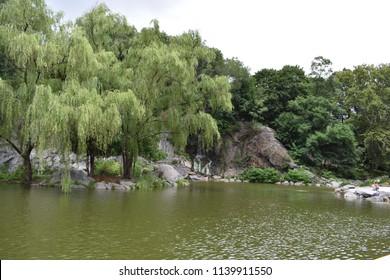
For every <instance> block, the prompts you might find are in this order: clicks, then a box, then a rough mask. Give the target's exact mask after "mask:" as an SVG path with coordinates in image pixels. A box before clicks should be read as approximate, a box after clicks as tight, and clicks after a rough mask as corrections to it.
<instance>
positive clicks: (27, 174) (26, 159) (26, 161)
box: [23, 155, 32, 184]
mask: <svg viewBox="0 0 390 280" xmlns="http://www.w3.org/2000/svg"><path fill="white" fill-rule="evenodd" d="M23 168H24V177H23V182H24V183H27V184H30V183H31V182H32V165H31V160H30V155H28V156H23Z"/></svg>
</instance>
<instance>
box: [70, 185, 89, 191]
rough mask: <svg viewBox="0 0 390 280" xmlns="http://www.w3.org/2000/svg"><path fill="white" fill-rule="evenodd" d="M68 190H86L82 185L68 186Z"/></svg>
mask: <svg viewBox="0 0 390 280" xmlns="http://www.w3.org/2000/svg"><path fill="white" fill-rule="evenodd" d="M70 188H71V189H76V190H85V189H87V188H86V187H85V186H83V185H70Z"/></svg>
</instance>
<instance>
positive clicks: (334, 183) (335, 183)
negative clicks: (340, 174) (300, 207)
mask: <svg viewBox="0 0 390 280" xmlns="http://www.w3.org/2000/svg"><path fill="white" fill-rule="evenodd" d="M340 185H341V182H337V181H331V182H330V187H331V188H334V189H336V188H339V187H340Z"/></svg>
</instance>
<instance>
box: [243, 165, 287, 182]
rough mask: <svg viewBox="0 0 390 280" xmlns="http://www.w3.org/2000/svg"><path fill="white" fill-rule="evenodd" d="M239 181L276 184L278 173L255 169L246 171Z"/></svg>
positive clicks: (271, 170) (278, 177) (276, 171)
mask: <svg viewBox="0 0 390 280" xmlns="http://www.w3.org/2000/svg"><path fill="white" fill-rule="evenodd" d="M241 179H243V180H248V181H249V182H252V183H270V184H273V183H276V182H277V181H279V179H280V172H279V171H278V170H276V169H274V168H256V167H251V168H248V169H246V170H245V171H244V172H243V173H242V174H241Z"/></svg>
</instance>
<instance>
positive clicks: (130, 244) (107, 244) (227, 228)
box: [0, 183, 390, 260]
mask: <svg viewBox="0 0 390 280" xmlns="http://www.w3.org/2000/svg"><path fill="white" fill-rule="evenodd" d="M389 253H390V205H389V204H378V203H368V202H364V201H347V200H344V199H338V198H336V197H335V195H334V194H333V192H332V191H331V190H329V189H320V188H313V187H311V188H310V187H286V186H276V185H260V184H249V183H248V184H246V183H237V184H234V183H229V184H227V183H196V184H192V185H191V187H190V188H179V189H176V188H166V189H158V190H138V191H129V192H121V191H86V190H76V191H72V193H70V194H68V195H66V194H63V193H61V192H60V190H58V189H56V188H43V187H27V186H18V185H8V184H5V183H0V259H3V260H4V259H113V260H116V259H130V260H131V259H141V260H146V259H171V260H172V259H185V260H190V259H191V260H192V259H272V260H275V259H285V260H286V259H374V258H378V257H381V256H384V255H388V254H389Z"/></svg>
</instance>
